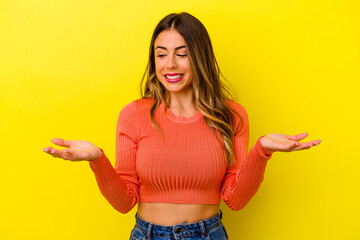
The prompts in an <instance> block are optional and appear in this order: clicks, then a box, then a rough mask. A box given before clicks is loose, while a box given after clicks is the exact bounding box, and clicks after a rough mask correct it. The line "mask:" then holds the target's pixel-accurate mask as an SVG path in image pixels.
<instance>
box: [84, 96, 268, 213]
mask: <svg viewBox="0 0 360 240" xmlns="http://www.w3.org/2000/svg"><path fill="white" fill-rule="evenodd" d="M153 103H154V102H153V100H151V99H146V98H142V99H138V100H135V101H132V102H131V103H129V104H128V105H126V106H125V107H124V108H123V109H122V110H121V111H120V114H119V118H118V122H117V130H116V162H115V168H114V167H113V166H112V165H111V163H110V161H109V160H108V158H107V157H106V155H105V154H104V152H103V154H102V155H101V156H100V157H99V158H98V159H95V160H92V161H90V167H91V169H92V170H93V172H94V174H95V177H96V180H97V183H98V186H99V188H100V191H101V193H102V194H103V196H104V197H105V198H106V199H107V200H108V201H109V203H110V204H111V205H112V206H113V207H114V208H115V209H116V210H118V211H119V212H122V213H126V212H128V211H130V210H131V209H132V208H133V207H134V206H135V205H136V203H137V202H138V201H140V202H162V203H193V204H196V203H197V204H218V203H220V202H221V199H223V200H224V202H225V203H226V204H227V205H228V206H229V207H230V208H231V209H233V210H239V209H241V208H242V207H244V206H245V205H246V204H247V202H248V201H249V200H250V199H251V198H252V197H253V196H254V195H255V193H256V192H257V190H258V188H259V187H260V184H261V182H262V181H263V178H264V172H265V167H266V164H267V160H268V159H270V158H271V156H272V153H273V151H271V150H269V149H266V148H265V147H263V146H262V144H261V142H260V138H259V139H258V140H257V142H256V144H255V145H254V146H253V147H252V148H251V150H250V152H249V153H248V143H249V121H248V116H247V113H246V111H245V109H244V107H242V106H241V105H240V104H238V103H236V102H234V101H228V103H229V105H230V106H231V107H232V108H234V109H235V110H236V111H237V112H238V113H239V114H240V116H241V117H242V119H243V126H242V125H241V121H240V119H239V117H238V116H237V115H236V114H235V115H234V117H235V138H234V153H235V159H236V164H235V165H234V166H232V167H231V168H228V167H227V163H226V159H225V154H224V150H223V147H222V145H223V144H221V143H220V142H219V140H218V139H217V138H216V136H215V134H214V133H213V132H212V131H211V129H210V127H209V126H208V125H207V124H206V122H205V120H204V117H203V115H202V113H201V112H200V111H198V112H197V113H196V114H195V115H193V116H191V117H181V116H176V115H175V114H174V113H172V112H171V110H170V109H166V110H165V103H161V104H160V106H159V107H158V109H157V111H156V112H155V115H154V117H155V121H156V122H157V123H158V125H159V127H160V129H161V130H162V133H163V134H164V138H163V136H162V135H161V134H160V132H159V131H158V130H157V129H156V128H155V127H154V126H153V125H152V124H151V121H150V116H149V111H150V108H151V106H152V104H153ZM216 133H217V134H218V136H219V137H220V134H219V133H218V132H216Z"/></svg>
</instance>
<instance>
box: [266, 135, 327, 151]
mask: <svg viewBox="0 0 360 240" xmlns="http://www.w3.org/2000/svg"><path fill="white" fill-rule="evenodd" d="M307 136H308V134H307V133H300V134H297V135H286V134H280V133H271V134H268V135H266V136H264V137H263V138H261V144H262V145H263V146H264V147H265V148H267V149H269V150H272V151H280V152H292V151H298V150H304V149H309V148H311V147H313V146H315V145H319V144H320V142H321V141H320V140H314V141H310V142H298V141H300V140H302V139H304V138H306V137H307Z"/></svg>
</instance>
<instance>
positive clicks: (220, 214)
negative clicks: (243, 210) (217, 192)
mask: <svg viewBox="0 0 360 240" xmlns="http://www.w3.org/2000/svg"><path fill="white" fill-rule="evenodd" d="M219 211H220V220H221V219H222V211H221V209H219Z"/></svg>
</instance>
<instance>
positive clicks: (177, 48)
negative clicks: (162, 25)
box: [155, 45, 186, 50]
mask: <svg viewBox="0 0 360 240" xmlns="http://www.w3.org/2000/svg"><path fill="white" fill-rule="evenodd" d="M158 48H161V49H164V50H167V48H166V47H162V46H157V47H156V48H155V50H156V49H158ZM181 48H186V46H185V45H183V46H179V47H176V48H175V50H179V49H181Z"/></svg>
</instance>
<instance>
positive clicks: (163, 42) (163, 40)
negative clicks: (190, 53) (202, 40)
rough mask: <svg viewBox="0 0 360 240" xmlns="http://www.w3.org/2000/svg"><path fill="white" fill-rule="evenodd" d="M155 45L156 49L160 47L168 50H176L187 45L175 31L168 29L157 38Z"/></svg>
mask: <svg viewBox="0 0 360 240" xmlns="http://www.w3.org/2000/svg"><path fill="white" fill-rule="evenodd" d="M154 45H155V49H156V47H158V46H162V47H165V48H167V49H175V48H176V47H179V46H183V45H185V40H184V38H183V37H182V36H181V35H180V33H179V32H178V31H176V30H175V29H167V30H164V31H162V32H161V33H160V34H159V35H158V36H157V38H156V39H155V43H154Z"/></svg>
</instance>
